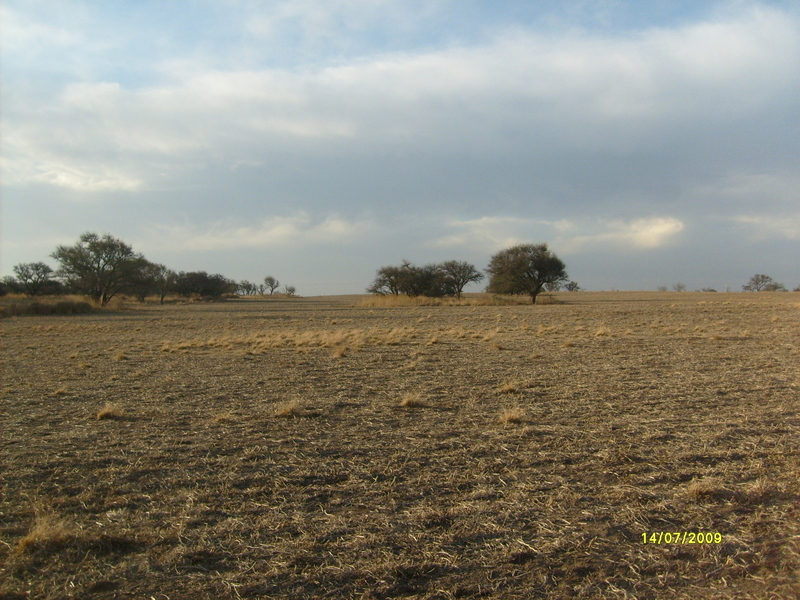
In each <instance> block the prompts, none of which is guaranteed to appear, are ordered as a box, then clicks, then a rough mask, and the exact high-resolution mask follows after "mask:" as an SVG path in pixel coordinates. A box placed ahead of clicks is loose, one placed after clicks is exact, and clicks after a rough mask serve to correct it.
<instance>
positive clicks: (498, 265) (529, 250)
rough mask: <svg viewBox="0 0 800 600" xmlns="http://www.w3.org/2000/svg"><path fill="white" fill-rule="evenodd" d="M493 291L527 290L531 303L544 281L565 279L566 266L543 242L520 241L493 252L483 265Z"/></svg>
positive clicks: (490, 290)
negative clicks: (487, 262)
mask: <svg viewBox="0 0 800 600" xmlns="http://www.w3.org/2000/svg"><path fill="white" fill-rule="evenodd" d="M486 272H487V273H488V274H489V285H488V286H487V287H486V291H488V292H490V293H493V294H528V295H529V296H530V297H531V303H532V304H536V297H537V296H538V295H539V294H540V293H541V292H542V290H544V289H545V286H546V285H549V284H550V285H554V284H560V283H562V282H564V281H566V280H567V271H566V266H565V265H564V263H563V262H562V261H561V259H560V258H558V257H557V256H556V255H555V254H553V252H551V251H550V250H549V249H548V247H547V244H520V245H518V246H513V247H511V248H507V249H505V250H501V251H500V252H498V253H497V254H495V255H494V256H493V257H492V259H491V261H490V262H489V266H488V267H487V268H486Z"/></svg>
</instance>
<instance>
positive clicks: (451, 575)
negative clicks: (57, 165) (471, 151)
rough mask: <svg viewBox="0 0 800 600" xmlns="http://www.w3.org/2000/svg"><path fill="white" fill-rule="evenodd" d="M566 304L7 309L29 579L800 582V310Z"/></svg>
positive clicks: (699, 299)
mask: <svg viewBox="0 0 800 600" xmlns="http://www.w3.org/2000/svg"><path fill="white" fill-rule="evenodd" d="M558 298H559V301H560V303H558V304H551V305H545V306H475V307H468V306H467V307H458V306H447V307H436V306H432V307H402V308H391V307H386V308H365V307H359V306H354V303H353V300H352V299H347V298H309V299H296V300H280V301H245V300H242V301H234V302H228V303H223V304H197V305H172V306H164V307H160V306H151V305H148V306H147V307H145V308H138V309H133V310H129V311H123V312H119V313H115V314H100V315H81V316H71V317H56V316H52V317H20V318H13V319H6V320H5V321H4V323H3V329H4V338H5V347H4V357H3V362H4V365H3V372H4V381H3V387H4V389H3V392H4V399H3V410H4V415H3V435H2V454H3V465H2V469H3V486H4V489H3V494H4V496H3V506H2V515H0V517H1V518H2V531H0V541H1V542H2V544H0V554H2V560H3V563H4V565H3V571H2V583H1V584H0V595H3V596H2V597H5V598H15V597H20V598H23V597H36V598H71V597H74V598H83V597H97V598H103V597H105V598H129V597H130V598H134V597H144V596H145V595H147V594H153V593H156V592H159V593H162V594H165V595H166V596H168V597H170V598H184V597H190V596H191V597H194V598H198V599H200V598H227V597H229V598H238V597H241V598H259V597H269V598H296V597H335V598H393V597H407V598H471V597H475V598H477V597H483V598H535V597H548V596H559V597H586V598H591V597H609V598H613V597H619V598H662V597H663V598H684V597H704V598H734V597H767V595H769V594H772V595H773V597H794V595H796V594H797V593H798V591H800V588H798V583H797V578H796V573H797V572H798V569H800V519H799V517H800V502H799V501H798V498H799V497H800V494H799V493H798V492H800V486H799V485H798V479H797V472H798V466H800V461H799V460H798V456H800V448H799V447H800V438H799V437H798V433H800V406H799V405H800V400H799V399H798V387H799V386H800V367H799V366H798V365H800V343H798V342H800V298H798V296H797V295H796V294H790V293H784V294H699V293H683V294H673V293H652V294H647V293H642V294H632V293H616V294H612V293H606V294H602V293H597V294H591V293H577V294H559V295H558ZM101 413H102V414H103V415H104V416H103V417H102V418H101V417H100V415H101ZM654 531H656V532H658V531H669V532H673V531H701V532H720V533H721V534H722V536H723V542H722V543H721V544H703V545H685V544H684V545H681V544H643V543H642V537H641V534H642V533H643V532H654Z"/></svg>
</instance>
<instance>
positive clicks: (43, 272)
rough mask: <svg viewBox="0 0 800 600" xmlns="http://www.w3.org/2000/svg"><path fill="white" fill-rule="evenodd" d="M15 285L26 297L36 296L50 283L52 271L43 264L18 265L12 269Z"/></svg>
mask: <svg viewBox="0 0 800 600" xmlns="http://www.w3.org/2000/svg"><path fill="white" fill-rule="evenodd" d="M14 274H15V275H16V276H17V279H16V281H17V283H18V284H19V287H20V289H21V290H22V291H23V292H24V293H25V294H27V295H28V296H36V295H37V294H40V293H42V292H44V291H45V289H46V288H47V287H48V284H50V283H52V281H51V277H52V276H53V269H51V268H50V267H49V266H48V265H46V264H45V263H43V262H35V263H20V264H18V265H16V266H15V267H14Z"/></svg>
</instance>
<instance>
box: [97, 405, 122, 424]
mask: <svg viewBox="0 0 800 600" xmlns="http://www.w3.org/2000/svg"><path fill="white" fill-rule="evenodd" d="M124 414H125V411H124V410H123V409H122V408H120V407H119V406H117V405H116V404H112V403H111V402H108V403H106V405H105V406H103V408H101V409H100V410H98V411H97V412H96V413H95V417H96V418H97V420H98V421H100V420H103V419H121V418H122V416H123V415H124Z"/></svg>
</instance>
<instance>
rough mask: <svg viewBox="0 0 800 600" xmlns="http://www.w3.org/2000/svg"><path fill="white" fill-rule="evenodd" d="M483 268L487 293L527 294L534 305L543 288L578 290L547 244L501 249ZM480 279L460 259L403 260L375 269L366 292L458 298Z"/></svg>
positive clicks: (471, 268)
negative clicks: (425, 262)
mask: <svg viewBox="0 0 800 600" xmlns="http://www.w3.org/2000/svg"><path fill="white" fill-rule="evenodd" d="M485 271H486V273H487V274H488V275H489V282H488V285H487V286H486V291H487V292H490V293H493V294H513V295H527V296H530V298H531V302H532V303H533V304H536V297H537V296H538V295H539V294H540V293H541V292H542V291H544V290H547V291H556V290H559V289H561V288H562V287H565V288H566V289H567V290H570V291H577V290H578V289H579V286H578V284H577V283H575V282H574V281H568V277H567V270H566V266H565V265H564V262H563V261H562V260H561V259H560V258H558V256H556V255H555V254H554V253H553V252H552V251H551V250H550V249H549V248H548V247H547V244H519V245H517V246H513V247H511V248H506V249H505V250H501V251H500V252H498V253H497V254H495V255H494V256H492V258H491V260H490V261H489V266H488V267H487V268H486V269H485ZM483 279H484V274H483V273H481V272H480V271H478V270H477V269H476V268H475V266H474V265H472V264H470V263H467V262H463V261H455V260H451V261H447V262H445V263H441V264H429V265H425V266H422V267H418V266H415V265H413V264H411V263H410V262H408V261H403V263H402V264H401V265H399V266H387V267H381V268H380V269H378V272H377V274H376V277H375V280H374V281H373V282H372V284H371V285H370V286H369V287H368V288H367V292H368V293H370V294H380V295H388V294H393V295H406V296H412V297H413V296H430V297H434V298H436V297H443V296H453V297H456V298H460V297H461V294H462V292H463V290H464V287H465V286H466V285H467V284H469V283H478V282H480V281H482V280H483Z"/></svg>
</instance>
